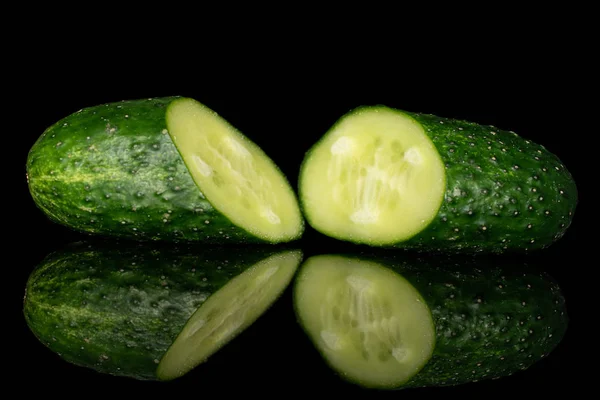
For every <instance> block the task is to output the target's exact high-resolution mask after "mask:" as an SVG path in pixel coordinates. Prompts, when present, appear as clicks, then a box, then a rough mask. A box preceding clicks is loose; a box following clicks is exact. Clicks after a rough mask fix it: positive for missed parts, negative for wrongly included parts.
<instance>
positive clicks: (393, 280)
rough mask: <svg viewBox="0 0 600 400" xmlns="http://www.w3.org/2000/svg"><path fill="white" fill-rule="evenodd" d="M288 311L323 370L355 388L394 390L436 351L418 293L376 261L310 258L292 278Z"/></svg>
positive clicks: (432, 329)
mask: <svg viewBox="0 0 600 400" xmlns="http://www.w3.org/2000/svg"><path fill="white" fill-rule="evenodd" d="M294 307H295V310H296V313H297V316H298V319H299V321H300V323H301V325H302V326H303V328H304V329H305V331H306V332H307V334H308V336H309V337H310V339H311V340H312V341H313V343H314V344H315V346H316V347H317V349H318V350H319V351H320V352H321V354H322V355H323V357H324V359H325V360H326V361H327V363H328V364H329V365H330V366H331V367H332V368H333V369H334V370H336V371H337V372H338V373H340V375H341V376H342V377H344V378H345V379H347V380H350V381H354V382H357V383H358V384H360V385H361V386H365V387H372V388H393V387H398V386H400V385H401V384H403V383H405V382H407V381H408V380H409V379H410V378H411V377H413V376H414V375H416V374H417V373H418V372H419V370H420V369H421V368H423V366H424V365H425V364H426V363H427V361H428V360H429V358H430V357H431V355H432V352H433V349H434V347H435V327H434V323H433V319H432V316H431V312H430V310H429V308H428V307H427V305H426V303H425V301H424V300H423V298H422V297H421V295H420V294H419V292H418V291H417V290H416V289H415V288H414V287H413V286H412V285H411V284H410V283H409V282H408V281H406V280H405V279H404V278H403V277H401V276H400V275H398V274H397V273H395V272H393V271H392V270H390V269H388V268H385V267H382V266H381V265H379V264H377V263H375V262H371V261H366V260H358V259H352V258H346V257H342V256H335V255H322V256H314V257H311V258H310V259H308V260H307V261H306V262H305V264H304V265H303V267H302V269H301V271H300V273H299V274H298V277H297V279H296V283H295V288H294Z"/></svg>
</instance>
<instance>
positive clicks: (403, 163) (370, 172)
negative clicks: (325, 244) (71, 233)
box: [300, 107, 445, 245]
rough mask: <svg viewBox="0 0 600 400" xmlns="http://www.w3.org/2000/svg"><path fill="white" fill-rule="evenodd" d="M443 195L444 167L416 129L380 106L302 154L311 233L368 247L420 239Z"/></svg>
mask: <svg viewBox="0 0 600 400" xmlns="http://www.w3.org/2000/svg"><path fill="white" fill-rule="evenodd" d="M444 191H445V172H444V164H443V162H442V159H441V158H440V156H439V154H438V152H437V150H436V148H435V146H434V144H433V143H432V142H431V140H430V139H429V137H428V136H427V135H426V134H425V132H424V131H423V128H422V127H421V125H420V124H418V123H417V122H416V121H415V120H413V119H412V118H411V117H409V116H408V115H405V114H404V113H402V112H400V111H396V110H392V109H389V108H386V107H362V108H359V109H357V110H355V111H354V112H351V113H349V114H347V115H346V116H344V117H342V118H341V119H340V121H338V123H337V124H336V125H335V126H334V127H333V128H332V129H331V130H330V131H329V132H328V133H327V134H326V135H325V136H324V137H323V138H322V139H321V140H320V141H319V143H317V144H316V145H315V146H314V147H313V148H312V149H311V150H310V152H309V153H308V154H307V156H306V159H305V161H304V163H303V167H302V170H301V175H300V196H301V201H302V203H303V208H304V211H305V215H306V218H307V220H308V222H309V223H310V224H311V226H313V227H314V228H315V229H316V230H318V231H321V232H323V233H325V234H327V235H329V236H333V237H336V238H338V239H342V240H349V241H353V242H356V243H365V244H370V245H391V244H394V243H397V242H401V241H404V240H407V239H409V238H410V237H412V236H414V235H415V234H417V233H419V232H420V231H421V230H422V229H423V228H424V227H426V226H427V225H428V224H429V223H430V222H431V221H432V220H433V218H434V217H435V216H436V214H437V211H438V209H439V208H440V205H441V204H442V200H443V198H444Z"/></svg>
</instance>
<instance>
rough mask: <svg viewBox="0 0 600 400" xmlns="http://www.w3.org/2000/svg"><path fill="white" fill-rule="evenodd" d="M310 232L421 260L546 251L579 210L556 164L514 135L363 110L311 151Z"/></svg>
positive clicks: (306, 189)
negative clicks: (411, 253)
mask: <svg viewBox="0 0 600 400" xmlns="http://www.w3.org/2000/svg"><path fill="white" fill-rule="evenodd" d="M299 197H300V202H301V207H302V209H303V211H304V215H305V218H306V220H307V222H308V223H309V225H311V226H312V227H313V228H314V229H315V230H317V231H319V232H321V233H322V234H325V235H327V236H330V237H332V238H335V239H339V240H343V241H349V242H354V243H358V244H366V245H370V246H379V247H391V248H393V247H397V248H411V249H417V250H422V251H432V250H435V251H447V252H494V253H503V252H509V251H519V252H522V251H527V250H532V249H540V248H545V247H548V246H549V245H551V244H552V243H554V242H556V241H557V240H558V239H560V238H561V237H562V236H563V235H564V234H565V232H566V230H567V229H568V228H569V226H570V224H571V222H572V219H573V214H574V211H575V208H576V205H577V202H578V193H577V187H576V185H575V182H574V179H573V177H572V176H571V174H570V173H569V171H568V170H567V169H566V167H565V165H564V164H563V163H562V162H561V161H560V160H559V158H558V157H557V156H556V155H554V154H552V153H550V152H549V151H548V150H546V149H545V148H544V147H543V146H541V145H539V144H536V143H533V142H532V141H530V140H527V139H525V138H523V137H520V136H518V135H517V134H516V133H514V132H510V131H505V130H501V129H498V128H495V127H493V126H486V125H480V124H476V123H473V122H468V121H462V120H454V119H448V118H441V117H438V116H433V115H428V114H419V113H412V112H406V111H402V110H397V109H393V108H389V107H386V106H363V107H359V108H357V109H355V110H353V111H351V112H349V113H348V114H346V115H344V116H343V117H342V118H340V120H338V121H337V122H336V124H335V125H334V126H333V127H332V128H331V129H330V130H329V131H328V132H327V133H326V134H325V135H324V136H323V137H322V138H321V139H320V140H319V141H318V142H317V143H316V144H315V145H313V147H312V148H311V149H310V150H309V151H308V152H307V154H306V156H305V158H304V161H303V163H302V166H301V171H300V177H299Z"/></svg>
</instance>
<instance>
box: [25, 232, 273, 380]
mask: <svg viewBox="0 0 600 400" xmlns="http://www.w3.org/2000/svg"><path fill="white" fill-rule="evenodd" d="M273 251H274V249H271V248H270V250H269V249H265V248H263V246H258V248H256V247H253V249H248V250H245V251H243V252H235V251H231V248H222V247H217V248H215V247H211V248H210V249H204V250H202V249H198V248H193V247H190V248H186V247H180V248H161V247H152V248H148V247H147V246H143V245H132V244H129V245H127V246H125V245H122V246H117V245H115V246H111V245H107V246H99V245H90V244H89V243H77V244H72V245H70V246H69V247H68V248H67V249H64V250H61V251H58V252H55V253H52V254H50V255H49V256H48V257H47V258H46V259H45V260H43V261H42V263H41V264H40V265H39V266H38V267H37V268H36V269H35V270H34V271H33V272H32V274H31V275H30V277H29V279H28V282H27V286H26V292H25V299H24V306H23V313H24V317H25V320H26V322H27V324H28V326H29V328H30V330H31V331H32V332H33V334H34V335H35V336H36V337H37V338H38V339H39V340H40V341H41V342H42V343H43V344H44V345H46V346H47V347H48V348H49V349H50V350H52V351H54V352H56V353H58V354H59V355H60V357H62V358H63V359H64V360H66V361H68V362H70V363H72V364H75V365H78V366H82V367H87V368H90V369H92V370H95V371H98V372H101V373H105V374H111V375H119V376H124V377H129V378H134V379H139V380H156V379H157V377H156V375H155V372H156V368H157V366H158V363H159V361H160V359H161V357H162V356H163V354H164V353H165V352H166V350H167V349H168V347H169V346H170V345H171V344H172V342H173V340H174V339H175V338H176V337H177V335H178V334H179V332H180V331H181V329H182V328H183V326H184V325H185V323H186V322H187V320H188V318H189V317H190V316H191V315H192V314H193V313H194V312H195V311H196V309H197V308H198V307H199V306H201V305H202V304H203V303H204V301H205V300H206V299H207V298H208V297H210V295H212V294H213V293H215V292H216V291H217V290H219V289H220V288H221V287H222V286H224V285H225V284H226V283H227V282H229V281H230V280H231V279H232V278H233V277H235V276H237V275H239V274H240V273H242V272H243V271H244V270H246V269H247V268H248V267H251V266H252V265H254V264H255V263H256V262H258V261H260V260H262V259H264V258H265V257H268V256H269V255H271V254H274V253H273ZM236 253H239V254H240V255H238V254H236Z"/></svg>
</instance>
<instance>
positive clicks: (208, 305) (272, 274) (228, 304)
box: [157, 251, 302, 380]
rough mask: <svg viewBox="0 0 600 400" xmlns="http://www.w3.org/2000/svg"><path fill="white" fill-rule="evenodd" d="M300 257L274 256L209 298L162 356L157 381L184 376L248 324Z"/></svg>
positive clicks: (287, 278)
mask: <svg viewBox="0 0 600 400" xmlns="http://www.w3.org/2000/svg"><path fill="white" fill-rule="evenodd" d="M301 258H302V253H301V252H300V251H285V252H282V253H278V254H275V255H273V256H271V257H269V258H267V259H265V260H263V261H261V262H259V263H258V264H256V265H254V266H252V267H250V268H249V269H247V270H246V271H244V272H243V273H242V274H240V275H238V276H236V277H235V278H233V279H232V280H231V281H229V282H228V283H227V284H226V285H225V286H223V287H222V288H221V289H220V290H219V291H217V292H216V293H214V294H213V295H212V296H210V297H209V298H208V299H207V300H206V302H204V303H203V304H202V306H201V307H200V308H199V309H198V310H196V312H195V313H194V314H193V315H192V316H191V317H190V319H189V320H188V322H187V323H186V325H185V326H184V328H183V329H182V331H181V333H180V334H179V335H178V337H177V339H176V340H175V342H174V343H173V344H172V345H171V347H170V348H169V350H168V351H167V352H166V353H165V355H164V356H163V358H162V360H161V361H160V364H159V365H158V370H157V376H158V377H159V379H162V380H170V379H174V378H177V377H180V376H182V375H184V374H186V373H187V372H189V371H190V370H191V369H193V368H194V367H196V366H197V365H199V364H200V363H202V362H204V361H206V359H207V358H208V357H209V356H210V355H212V354H213V353H215V352H216V351H217V350H218V349H220V348H221V347H222V346H223V345H225V344H226V343H228V342H229V341H230V340H231V339H233V338H234V337H235V336H236V335H237V334H239V333H240V332H242V331H243V330H244V329H246V328H247V327H248V326H249V325H250V324H252V323H253V322H254V321H255V320H256V319H257V318H258V317H260V315H262V314H263V313H264V312H265V311H266V310H267V308H268V307H269V306H270V305H271V304H272V303H273V301H274V300H275V299H276V298H277V297H278V296H279V295H280V294H281V293H282V292H283V290H284V289H285V288H286V287H287V285H288V284H289V282H290V280H291V279H292V276H293V274H294V272H295V271H296V269H297V267H298V265H299V264H300V261H301Z"/></svg>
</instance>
